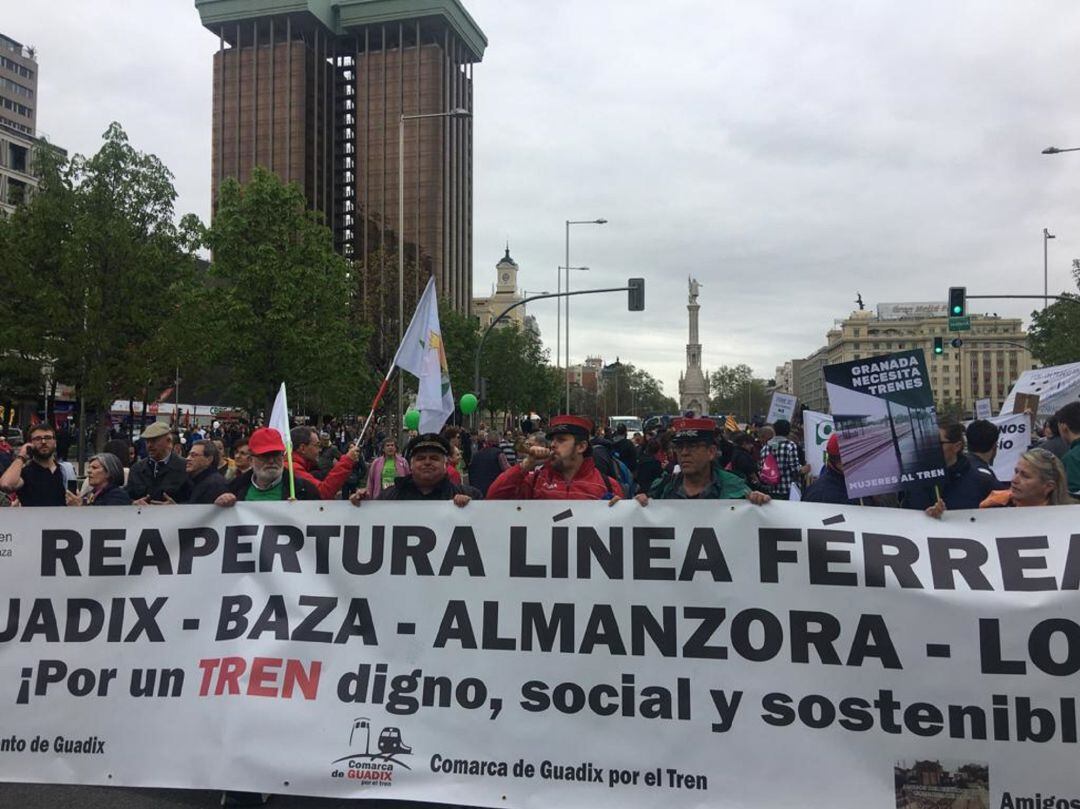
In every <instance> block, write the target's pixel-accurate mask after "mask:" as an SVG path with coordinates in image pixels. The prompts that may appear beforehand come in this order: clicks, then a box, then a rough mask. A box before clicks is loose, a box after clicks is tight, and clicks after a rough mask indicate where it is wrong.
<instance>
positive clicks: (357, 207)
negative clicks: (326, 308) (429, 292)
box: [195, 0, 487, 326]
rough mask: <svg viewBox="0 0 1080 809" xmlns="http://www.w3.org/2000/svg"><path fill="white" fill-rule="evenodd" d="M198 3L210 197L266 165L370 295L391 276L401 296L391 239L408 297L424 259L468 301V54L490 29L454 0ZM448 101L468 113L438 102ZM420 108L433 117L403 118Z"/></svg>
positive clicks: (418, 282)
mask: <svg viewBox="0 0 1080 809" xmlns="http://www.w3.org/2000/svg"><path fill="white" fill-rule="evenodd" d="M195 7H196V8H197V9H198V12H199V14H200V17H201V20H202V23H203V25H204V26H205V27H206V28H207V29H209V30H210V31H212V32H213V33H214V34H216V35H217V37H218V50H217V53H216V54H215V55H214V72H213V84H214V87H213V123H212V146H211V151H212V157H211V172H212V182H211V185H212V200H213V202H214V204H215V205H216V200H217V195H218V190H219V189H220V187H221V184H222V183H223V182H224V181H225V180H226V179H227V178H236V179H238V180H239V181H240V182H244V181H246V180H247V179H248V178H249V177H250V176H251V173H252V171H253V169H254V168H255V167H256V166H263V167H265V168H267V169H269V170H271V171H273V172H275V173H277V174H278V175H279V176H280V177H281V178H282V179H284V180H286V181H288V182H296V183H298V184H299V185H300V187H301V188H302V190H303V192H304V195H305V197H306V198H307V201H308V204H309V206H310V207H311V208H312V209H313V210H315V211H318V212H319V213H321V214H322V215H323V216H324V217H325V221H326V223H327V225H328V226H329V227H330V228H331V229H332V231H333V235H334V244H335V247H336V249H337V250H338V251H339V252H340V253H341V254H342V255H344V256H346V257H347V258H351V259H353V260H354V261H355V262H356V264H357V269H358V272H359V273H360V274H361V278H362V279H363V281H362V283H363V284H364V285H366V284H369V283H370V285H371V286H372V289H373V290H374V289H378V290H380V293H375V292H372V293H371V294H372V295H375V294H379V295H380V297H387V296H385V295H383V294H382V291H385V289H387V288H391V287H392V288H394V289H395V293H394V296H393V298H394V300H395V301H396V279H397V273H398V270H397V258H396V251H397V249H398V245H399V243H400V244H403V245H404V253H405V259H406V262H407V263H408V264H409V265H410V266H415V267H416V268H417V269H418V270H419V272H413V273H410V281H411V286H413V287H416V289H412V290H410V297H414V296H415V295H416V294H417V293H418V292H419V288H420V287H422V285H423V281H424V279H426V277H427V275H428V273H431V274H433V275H434V276H435V278H436V283H437V285H438V289H439V295H440V296H441V297H444V298H447V299H449V300H450V302H451V303H452V305H453V306H454V308H455V309H457V310H458V311H462V312H468V311H469V308H470V304H471V300H472V253H473V230H472V210H473V182H472V176H473V172H472V145H473V120H472V117H471V113H472V110H473V84H472V81H473V65H474V64H475V63H476V62H479V61H480V60H481V59H482V58H483V54H484V50H485V48H486V46H487V40H486V38H485V36H484V34H483V32H482V31H481V30H480V28H479V27H478V26H477V25H476V23H475V22H474V21H473V19H472V18H471V17H470V16H469V14H468V12H467V11H466V10H465V8H464V6H463V5H462V4H461V3H460V2H459V0H393V2H391V0H340V2H336V3H327V2H322V0H292V1H291V2H287V3H282V2H275V1H274V0H195ZM452 110H464V111H467V112H468V113H470V115H469V116H467V117H465V116H464V115H462V116H459V117H447V116H445V115H444V113H447V112H450V111H452ZM402 115H404V116H406V119H407V120H405V122H404V149H403V160H402V162H401V164H399V154H398V152H399V124H400V122H401V117H402ZM416 115H429V116H433V117H427V118H422V119H409V116H416ZM399 165H403V166H404V188H405V194H404V199H403V200H399V198H398V196H399V195H398V182H399V174H398V172H399ZM402 204H403V205H404V214H405V225H404V233H398V217H399V211H400V208H399V205H402ZM362 294H364V293H363V288H362ZM391 308H392V309H393V312H392V315H393V317H395V318H396V304H395V306H394V307H391ZM385 317H386V313H383V316H381V317H380V320H381V321H382V322H381V325H382V326H385V325H386V323H387V321H386V319H385Z"/></svg>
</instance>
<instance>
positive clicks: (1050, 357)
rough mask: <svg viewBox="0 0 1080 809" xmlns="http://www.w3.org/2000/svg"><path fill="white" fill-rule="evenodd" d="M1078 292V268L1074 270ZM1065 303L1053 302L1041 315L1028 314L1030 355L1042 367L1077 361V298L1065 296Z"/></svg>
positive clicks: (1079, 332) (1079, 335) (1079, 354)
mask: <svg viewBox="0 0 1080 809" xmlns="http://www.w3.org/2000/svg"><path fill="white" fill-rule="evenodd" d="M1073 278H1074V279H1075V280H1076V285H1077V288H1078V289H1080V266H1075V267H1073ZM1066 297H1068V298H1070V300H1068V301H1056V302H1055V303H1054V304H1052V305H1051V306H1048V307H1046V309H1044V310H1043V311H1041V312H1032V313H1031V327H1030V328H1029V329H1028V342H1029V343H1030V345H1031V353H1032V354H1033V355H1034V356H1035V359H1037V360H1038V361H1039V362H1040V363H1042V364H1043V365H1065V364H1067V363H1070V362H1080V295H1076V294H1067V295H1066Z"/></svg>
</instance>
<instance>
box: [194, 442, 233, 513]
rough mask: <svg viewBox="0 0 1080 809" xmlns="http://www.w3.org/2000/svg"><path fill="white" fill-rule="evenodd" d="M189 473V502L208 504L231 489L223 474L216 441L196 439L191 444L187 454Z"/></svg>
mask: <svg viewBox="0 0 1080 809" xmlns="http://www.w3.org/2000/svg"><path fill="white" fill-rule="evenodd" d="M187 473H188V477H189V478H190V479H191V492H190V493H189V495H188V500H187V502H188V503H191V504H194V505H206V506H208V505H210V504H211V503H214V502H215V501H216V500H217V499H218V497H220V496H221V495H223V494H224V493H225V492H227V491H228V490H229V484H228V483H227V482H226V480H225V476H224V475H223V474H221V470H220V464H219V463H218V449H217V442H215V441H207V440H203V441H196V442H195V443H194V444H192V445H191V449H189V450H188V455H187Z"/></svg>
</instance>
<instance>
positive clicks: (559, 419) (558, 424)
mask: <svg viewBox="0 0 1080 809" xmlns="http://www.w3.org/2000/svg"><path fill="white" fill-rule="evenodd" d="M559 433H567V434H569V435H572V436H574V438H580V439H581V440H583V441H587V440H589V437H590V436H591V435H592V433H593V423H592V419H587V418H585V417H584V416H553V417H552V419H551V421H549V422H548V428H547V437H548V438H551V437H552V436H553V435H558V434H559Z"/></svg>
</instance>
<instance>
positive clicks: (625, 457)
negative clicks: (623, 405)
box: [611, 424, 638, 475]
mask: <svg viewBox="0 0 1080 809" xmlns="http://www.w3.org/2000/svg"><path fill="white" fill-rule="evenodd" d="M611 454H612V455H613V456H614V457H616V458H618V459H619V460H620V461H622V462H623V463H624V464H626V468H627V469H629V470H630V474H631V475H633V474H634V473H635V472H636V471H637V465H638V453H637V447H636V446H635V445H634V442H633V441H631V440H630V439H629V438H627V437H626V425H625V424H619V425H618V426H616V427H615V437H614V440H613V443H612V445H611Z"/></svg>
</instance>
